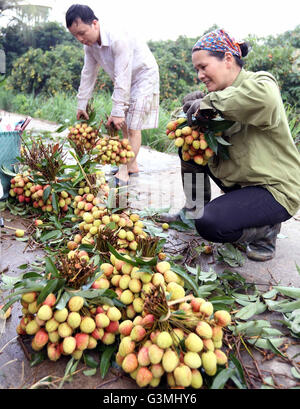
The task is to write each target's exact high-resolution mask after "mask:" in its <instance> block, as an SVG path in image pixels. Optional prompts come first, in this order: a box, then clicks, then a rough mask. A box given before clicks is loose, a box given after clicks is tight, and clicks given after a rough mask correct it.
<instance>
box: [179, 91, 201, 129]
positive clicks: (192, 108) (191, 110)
mask: <svg viewBox="0 0 300 409" xmlns="http://www.w3.org/2000/svg"><path fill="white" fill-rule="evenodd" d="M201 101H202V99H201V98H200V99H195V100H190V101H187V102H186V103H185V104H184V106H183V108H182V109H183V112H184V113H185V114H186V118H187V124H188V126H191V125H192V117H193V116H194V114H195V112H197V111H199V110H200V103H201Z"/></svg>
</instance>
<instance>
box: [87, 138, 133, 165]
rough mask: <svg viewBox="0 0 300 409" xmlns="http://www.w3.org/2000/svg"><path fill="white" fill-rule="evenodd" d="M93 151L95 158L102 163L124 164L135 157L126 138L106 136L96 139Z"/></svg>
mask: <svg viewBox="0 0 300 409" xmlns="http://www.w3.org/2000/svg"><path fill="white" fill-rule="evenodd" d="M94 152H95V154H96V155H97V158H96V160H97V161H98V162H99V163H101V164H102V165H126V164H127V163H128V162H130V161H131V160H132V159H133V158H134V157H135V154H134V152H133V150H132V148H131V145H130V144H129V141H128V139H121V140H119V139H118V138H110V137H108V136H105V137H103V138H100V139H99V140H98V141H97V143H96V146H95V150H94Z"/></svg>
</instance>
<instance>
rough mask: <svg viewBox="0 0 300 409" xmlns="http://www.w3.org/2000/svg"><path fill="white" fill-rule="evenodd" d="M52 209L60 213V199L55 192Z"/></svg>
mask: <svg viewBox="0 0 300 409" xmlns="http://www.w3.org/2000/svg"><path fill="white" fill-rule="evenodd" d="M52 207H53V210H54V212H55V213H58V212H59V204H58V197H57V194H56V193H55V192H53V193H52Z"/></svg>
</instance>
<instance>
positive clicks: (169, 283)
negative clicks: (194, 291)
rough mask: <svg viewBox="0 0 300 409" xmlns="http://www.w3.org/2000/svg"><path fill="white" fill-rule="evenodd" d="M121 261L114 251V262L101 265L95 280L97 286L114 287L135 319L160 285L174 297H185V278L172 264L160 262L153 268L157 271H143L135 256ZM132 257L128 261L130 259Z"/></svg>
mask: <svg viewBox="0 0 300 409" xmlns="http://www.w3.org/2000/svg"><path fill="white" fill-rule="evenodd" d="M123 257H124V259H125V260H126V261H125V260H120V259H119V258H117V257H116V256H115V255H114V254H111V256H110V263H103V264H101V266H100V270H101V272H102V274H101V275H100V276H99V277H98V278H97V279H96V280H95V282H94V283H93V285H92V287H93V288H95V289H112V290H113V291H114V292H115V293H116V294H117V296H118V299H119V300H120V301H121V302H122V303H123V304H125V306H126V307H125V310H124V318H125V319H133V318H134V317H135V316H136V315H138V314H141V313H142V312H143V311H144V302H145V297H146V295H147V294H150V293H151V292H152V291H153V290H154V289H155V288H156V286H159V285H161V286H162V287H163V289H164V290H165V291H166V293H167V294H170V297H171V300H175V299H178V298H182V297H184V296H185V289H184V281H183V279H182V278H181V277H180V276H179V275H178V274H176V273H175V272H174V271H172V270H171V266H170V263H168V262H167V261H160V262H158V263H157V264H156V266H154V267H153V272H152V273H151V272H148V271H143V267H138V266H134V265H133V264H130V262H131V261H133V258H132V257H131V256H130V255H128V254H125V255H123ZM127 260H128V262H127Z"/></svg>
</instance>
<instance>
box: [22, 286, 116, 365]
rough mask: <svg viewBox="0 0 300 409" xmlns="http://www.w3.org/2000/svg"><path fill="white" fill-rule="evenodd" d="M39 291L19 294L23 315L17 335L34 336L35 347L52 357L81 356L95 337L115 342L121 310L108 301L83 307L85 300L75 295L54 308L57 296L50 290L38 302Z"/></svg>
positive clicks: (94, 346) (93, 346)
mask: <svg viewBox="0 0 300 409" xmlns="http://www.w3.org/2000/svg"><path fill="white" fill-rule="evenodd" d="M38 296H39V293H37V292H28V293H24V294H23V295H22V299H21V304H22V306H23V309H22V313H23V317H22V319H21V321H20V323H19V324H18V326H17V333H18V334H19V335H26V334H27V335H31V336H33V338H32V341H31V347H32V349H33V350H34V351H40V350H42V349H43V348H44V347H45V348H47V353H48V357H49V359H50V360H51V361H57V360H58V359H59V358H60V357H61V355H71V356H72V357H74V358H75V359H80V358H81V357H82V354H83V352H84V351H85V350H90V349H95V348H96V347H97V343H98V341H101V342H102V343H103V344H105V345H110V344H113V343H114V342H115V338H116V334H117V333H118V328H119V320H120V319H121V312H120V311H119V309H118V308H116V307H112V306H109V305H102V306H96V305H94V306H90V307H89V308H87V307H85V308H83V307H84V304H85V300H84V298H82V297H81V296H78V295H77V296H76V295H74V296H73V297H71V298H70V299H69V301H68V303H67V306H66V307H64V308H62V309H57V308H56V307H55V304H56V296H55V295H54V294H49V295H48V296H47V298H46V299H45V301H44V302H43V303H41V304H40V305H37V299H38Z"/></svg>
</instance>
